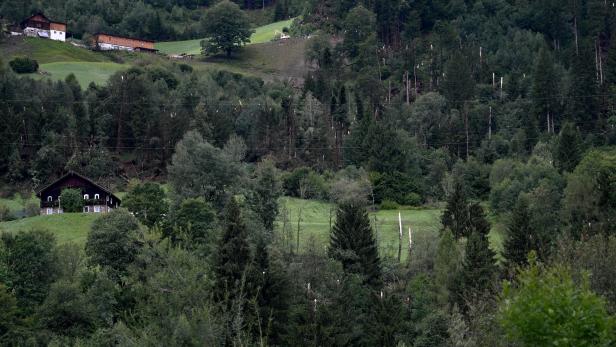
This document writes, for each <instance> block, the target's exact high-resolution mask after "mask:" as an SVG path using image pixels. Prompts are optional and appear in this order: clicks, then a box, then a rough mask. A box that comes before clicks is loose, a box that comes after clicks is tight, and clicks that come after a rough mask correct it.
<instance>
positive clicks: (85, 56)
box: [0, 37, 109, 64]
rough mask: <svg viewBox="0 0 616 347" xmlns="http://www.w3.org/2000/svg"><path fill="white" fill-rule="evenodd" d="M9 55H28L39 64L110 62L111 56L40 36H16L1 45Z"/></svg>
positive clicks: (1, 48)
mask: <svg viewBox="0 0 616 347" xmlns="http://www.w3.org/2000/svg"><path fill="white" fill-rule="evenodd" d="M0 50H2V51H6V53H8V54H7V56H9V57H15V56H27V57H29V58H32V59H35V60H36V61H38V63H39V64H48V63H55V62H66V61H80V62H86V61H87V62H108V61H109V58H108V57H107V56H105V55H103V54H99V53H97V52H93V51H91V50H89V49H85V48H81V47H75V46H73V45H72V44H70V43H68V42H60V41H52V40H45V39H39V38H32V37H27V38H16V39H13V40H10V41H8V42H7V43H4V44H2V46H0Z"/></svg>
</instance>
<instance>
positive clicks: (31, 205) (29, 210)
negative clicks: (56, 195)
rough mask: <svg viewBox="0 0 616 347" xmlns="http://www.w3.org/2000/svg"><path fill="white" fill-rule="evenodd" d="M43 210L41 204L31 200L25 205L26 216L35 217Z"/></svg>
mask: <svg viewBox="0 0 616 347" xmlns="http://www.w3.org/2000/svg"><path fill="white" fill-rule="evenodd" d="M40 212H41V210H40V207H39V204H38V203H36V202H33V201H30V202H28V203H27V204H26V206H25V207H24V213H25V215H26V217H34V216H38V215H39V214H40Z"/></svg>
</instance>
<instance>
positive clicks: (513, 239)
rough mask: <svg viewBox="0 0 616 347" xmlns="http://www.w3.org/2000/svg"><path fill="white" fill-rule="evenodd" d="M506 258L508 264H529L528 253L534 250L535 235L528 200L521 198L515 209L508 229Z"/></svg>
mask: <svg viewBox="0 0 616 347" xmlns="http://www.w3.org/2000/svg"><path fill="white" fill-rule="evenodd" d="M507 231H508V235H507V240H506V241H505V250H504V256H505V259H507V263H508V264H509V265H510V266H512V265H524V264H526V263H527V257H528V252H530V251H531V249H533V246H534V245H533V235H532V228H531V224H530V211H529V209H528V202H527V201H526V199H523V198H520V199H518V202H517V203H516V205H515V207H514V208H513V214H512V216H511V221H510V223H509V226H508V228H507Z"/></svg>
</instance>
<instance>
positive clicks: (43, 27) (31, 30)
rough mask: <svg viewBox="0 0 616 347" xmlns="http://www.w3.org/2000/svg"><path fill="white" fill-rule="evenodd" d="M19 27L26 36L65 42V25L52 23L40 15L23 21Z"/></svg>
mask: <svg viewBox="0 0 616 347" xmlns="http://www.w3.org/2000/svg"><path fill="white" fill-rule="evenodd" d="M20 27H21V30H22V31H23V34H24V35H26V36H31V37H41V38H46V39H51V40H55V41H66V23H62V22H56V21H52V20H50V19H49V18H47V17H45V15H44V14H42V13H37V14H35V15H33V16H30V17H28V18H26V19H24V20H23V21H22V22H21V23H20Z"/></svg>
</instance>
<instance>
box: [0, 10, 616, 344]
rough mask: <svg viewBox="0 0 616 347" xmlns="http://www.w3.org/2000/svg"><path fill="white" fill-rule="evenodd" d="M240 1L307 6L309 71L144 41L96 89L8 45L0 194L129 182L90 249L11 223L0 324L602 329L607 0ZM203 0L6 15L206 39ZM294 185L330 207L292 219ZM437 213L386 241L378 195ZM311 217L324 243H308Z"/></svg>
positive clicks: (612, 151) (96, 227)
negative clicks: (166, 49) (262, 69)
mask: <svg viewBox="0 0 616 347" xmlns="http://www.w3.org/2000/svg"><path fill="white" fill-rule="evenodd" d="M216 3H217V2H216ZM238 4H239V6H240V7H241V8H243V9H244V10H247V11H246V12H248V16H250V15H251V14H250V13H253V12H251V11H252V10H253V9H255V8H259V7H266V8H268V9H269V11H271V14H272V15H271V20H274V19H281V18H287V17H289V16H292V17H295V16H298V18H297V19H296V20H295V21H294V22H293V25H292V26H291V28H289V33H290V34H291V35H293V36H296V37H295V38H296V39H298V40H305V43H306V51H305V59H306V64H305V65H306V69H305V71H304V72H305V73H304V78H303V80H302V81H301V82H302V83H300V84H299V85H298V83H293V82H295V81H290V80H285V79H274V78H273V79H272V80H268V81H264V80H262V79H260V78H258V77H254V76H249V75H245V74H240V73H235V72H230V71H227V70H226V69H224V68H222V69H205V68H203V64H208V63H209V62H211V61H210V60H207V59H205V58H203V59H205V60H203V61H201V60H197V61H195V62H173V61H167V60H156V59H154V58H151V57H148V56H140V55H137V58H136V60H135V61H134V64H132V67H130V68H129V69H126V70H124V71H120V72H117V73H115V74H114V75H113V76H112V77H111V78H110V79H109V80H108V81H107V82H106V83H104V84H95V83H92V84H90V85H89V86H88V87H87V88H82V87H81V86H80V85H79V83H78V82H77V79H76V78H75V76H73V75H69V76H68V77H67V78H66V79H65V80H59V81H52V80H50V79H40V78H37V79H34V78H31V77H30V76H21V75H18V74H16V73H15V72H13V71H12V70H11V68H10V67H9V66H8V64H7V62H2V63H1V64H0V117H2V118H1V121H0V138H2V141H1V142H0V180H1V181H0V182H1V185H0V188H1V190H0V192H1V193H2V195H3V196H12V195H13V194H14V193H16V192H21V193H22V194H31V192H32V190H33V189H34V188H35V187H37V186H40V185H41V184H43V183H45V182H49V181H52V180H53V179H55V178H57V177H60V176H61V175H62V174H63V173H64V172H66V171H68V170H75V171H78V172H81V173H83V174H84V175H86V176H88V177H90V178H92V179H95V180H97V181H100V182H104V183H105V184H108V185H110V186H112V187H114V188H115V189H116V190H121V191H126V192H127V193H126V197H125V198H124V202H125V203H124V207H125V209H124V208H122V209H117V210H115V211H113V212H112V213H109V214H106V215H104V216H102V217H100V218H99V219H96V220H95V221H94V222H93V224H92V225H91V227H90V228H89V230H88V234H87V240H86V241H85V246H84V245H75V244H72V243H67V244H60V243H59V242H58V241H57V240H56V239H55V237H54V235H53V234H52V233H50V232H48V231H45V230H38V228H37V229H36V230H25V231H20V232H11V233H9V232H7V233H4V234H2V238H1V240H0V300H2V301H1V303H2V306H3V307H4V308H5V309H3V310H0V315H2V316H0V342H1V343H4V344H7V345H11V344H13V345H21V344H31V345H74V346H82V345H86V346H103V345H135V346H137V345H147V346H149V345H152V346H155V345H168V346H175V345H177V346H180V345H181V346H192V345H194V346H200V345H272V346H296V345H297V346H304V345H305V346H308V345H322V346H338V345H358V346H378V345H380V346H394V345H398V346H414V347H419V346H553V345H563V346H609V345H611V344H613V341H614V340H616V337H615V335H614V334H615V330H614V328H615V324H616V320H615V316H614V315H615V314H616V296H615V295H614V292H613V287H614V285H616V283H615V281H616V280H615V279H616V273H615V271H616V270H615V269H616V221H615V220H614V218H615V216H616V193H615V192H616V114H615V113H614V106H615V104H616V27H615V24H616V9H615V8H614V7H613V6H612V4H611V3H608V2H605V1H602V0H585V1H582V0H580V1H565V2H563V1H553V0H541V1H518V0H476V1H473V0H468V1H462V0H456V1H445V0H432V1H421V0H420V1H415V0H408V1H407V0H369V1H354V0H311V1H284V0H278V1H275V2H270V3H268V2H261V3H259V2H258V1H242V2H238ZM213 5H215V2H214V1H212V2H210V1H145V2H132V1H125V2H123V1H115V0H112V1H111V0H110V1H107V2H105V1H97V2H94V3H92V4H85V3H83V2H79V1H66V2H64V1H62V2H57V3H56V2H53V1H32V2H28V1H25V2H24V1H17V2H15V1H2V2H0V11H2V12H1V13H2V17H3V18H4V19H9V20H13V21H14V20H18V19H19V18H21V17H23V16H25V15H26V14H28V13H31V12H32V11H34V10H43V11H45V13H46V14H48V15H49V16H50V17H52V18H56V19H59V20H66V21H68V23H69V27H70V28H72V29H70V30H73V31H74V32H73V33H74V35H75V36H76V37H79V36H80V35H85V34H86V33H92V32H95V31H98V30H109V31H112V32H116V33H121V34H125V35H136V36H141V37H145V38H152V39H155V40H166V39H173V38H189V37H190V38H193V37H199V38H201V36H200V35H201V34H202V32H201V31H200V30H202V29H203V26H202V25H201V24H198V23H199V21H202V20H203V18H208V14H211V13H213V12H211V11H212V6H213ZM223 5H224V6H221V7H220V8H222V7H225V8H233V10H234V11H236V6H228V4H224V3H223ZM204 8H205V9H204ZM248 10H251V11H248ZM204 11H205V12H204ZM208 11H209V12H208ZM221 17H222V16H221ZM245 34H246V33H245ZM246 35H247V34H246ZM246 35H244V36H246ZM302 42H303V41H302ZM239 49H240V51H241V49H242V48H241V47H240V48H239ZM244 49H245V48H244ZM216 58H217V59H222V60H224V59H225V58H224V57H216ZM231 59H237V58H233V57H232V58H231ZM230 61H233V60H230ZM199 64H202V65H199ZM298 65H300V64H299V63H298ZM163 182H164V183H165V184H164V185H159V183H163ZM71 193H73V194H74V192H70V191H66V192H65V194H66V195H65V196H67V195H70V194H71ZM283 196H287V197H293V198H297V199H301V200H299V201H302V202H306V201H307V200H311V201H312V202H314V201H319V202H320V203H325V202H327V203H329V204H331V205H327V206H330V207H329V216H328V218H329V224H327V223H321V224H319V223H317V222H314V221H312V220H310V218H313V217H314V213H313V212H314V211H303V210H302V208H299V209H298V211H297V215H295V218H296V219H295V220H290V217H289V216H290V213H289V211H288V210H287V209H286V205H283V204H282V203H281V201H283V200H282V199H281V198H282V197H283ZM428 208H432V209H436V210H438V211H439V216H440V217H439V218H438V219H439V221H434V222H433V224H434V225H433V229H434V231H433V232H422V233H417V232H416V233H414V234H413V236H412V237H411V234H412V233H413V232H415V231H414V230H412V228H413V227H414V225H411V228H409V230H408V238H406V239H405V240H408V242H409V244H408V245H404V244H403V243H402V239H403V236H402V234H403V233H404V234H405V237H406V230H403V228H402V221H401V220H400V230H399V232H400V236H399V239H398V240H399V241H398V242H399V243H397V249H396V250H395V251H394V252H393V253H389V252H384V251H383V249H382V248H379V247H381V246H382V244H380V242H382V239H379V235H381V236H382V234H379V230H378V227H379V225H382V224H379V221H377V214H376V213H377V212H376V211H379V212H383V211H386V210H388V209H393V210H401V209H410V210H412V211H415V209H417V210H419V211H422V210H423V209H428ZM0 212H2V209H0ZM302 213H305V215H304V216H303V217H302ZM3 215H7V216H8V214H6V213H0V217H2V216H3ZM302 218H304V220H303V219H302ZM7 219H9V218H7ZM302 222H307V223H312V224H313V227H314V228H319V230H321V229H322V231H323V232H324V233H325V234H324V235H326V242H325V243H319V241H323V240H318V238H317V237H315V238H313V239H311V241H310V242H308V244H306V245H302V247H301V248H300V245H299V242H300V230H301V226H302ZM415 222H417V223H419V221H412V222H411V224H412V223H415ZM405 227H407V225H405ZM1 228H2V224H0V229H1ZM43 229H44V228H43ZM295 231H296V232H297V235H295V234H294V233H295ZM381 232H383V231H382V230H381ZM397 233H398V230H397V225H396V234H397ZM397 237H398V235H396V238H397ZM392 254H393V256H392ZM35 255H36V256H35ZM396 255H397V256H396ZM580 322H584V324H580Z"/></svg>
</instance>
